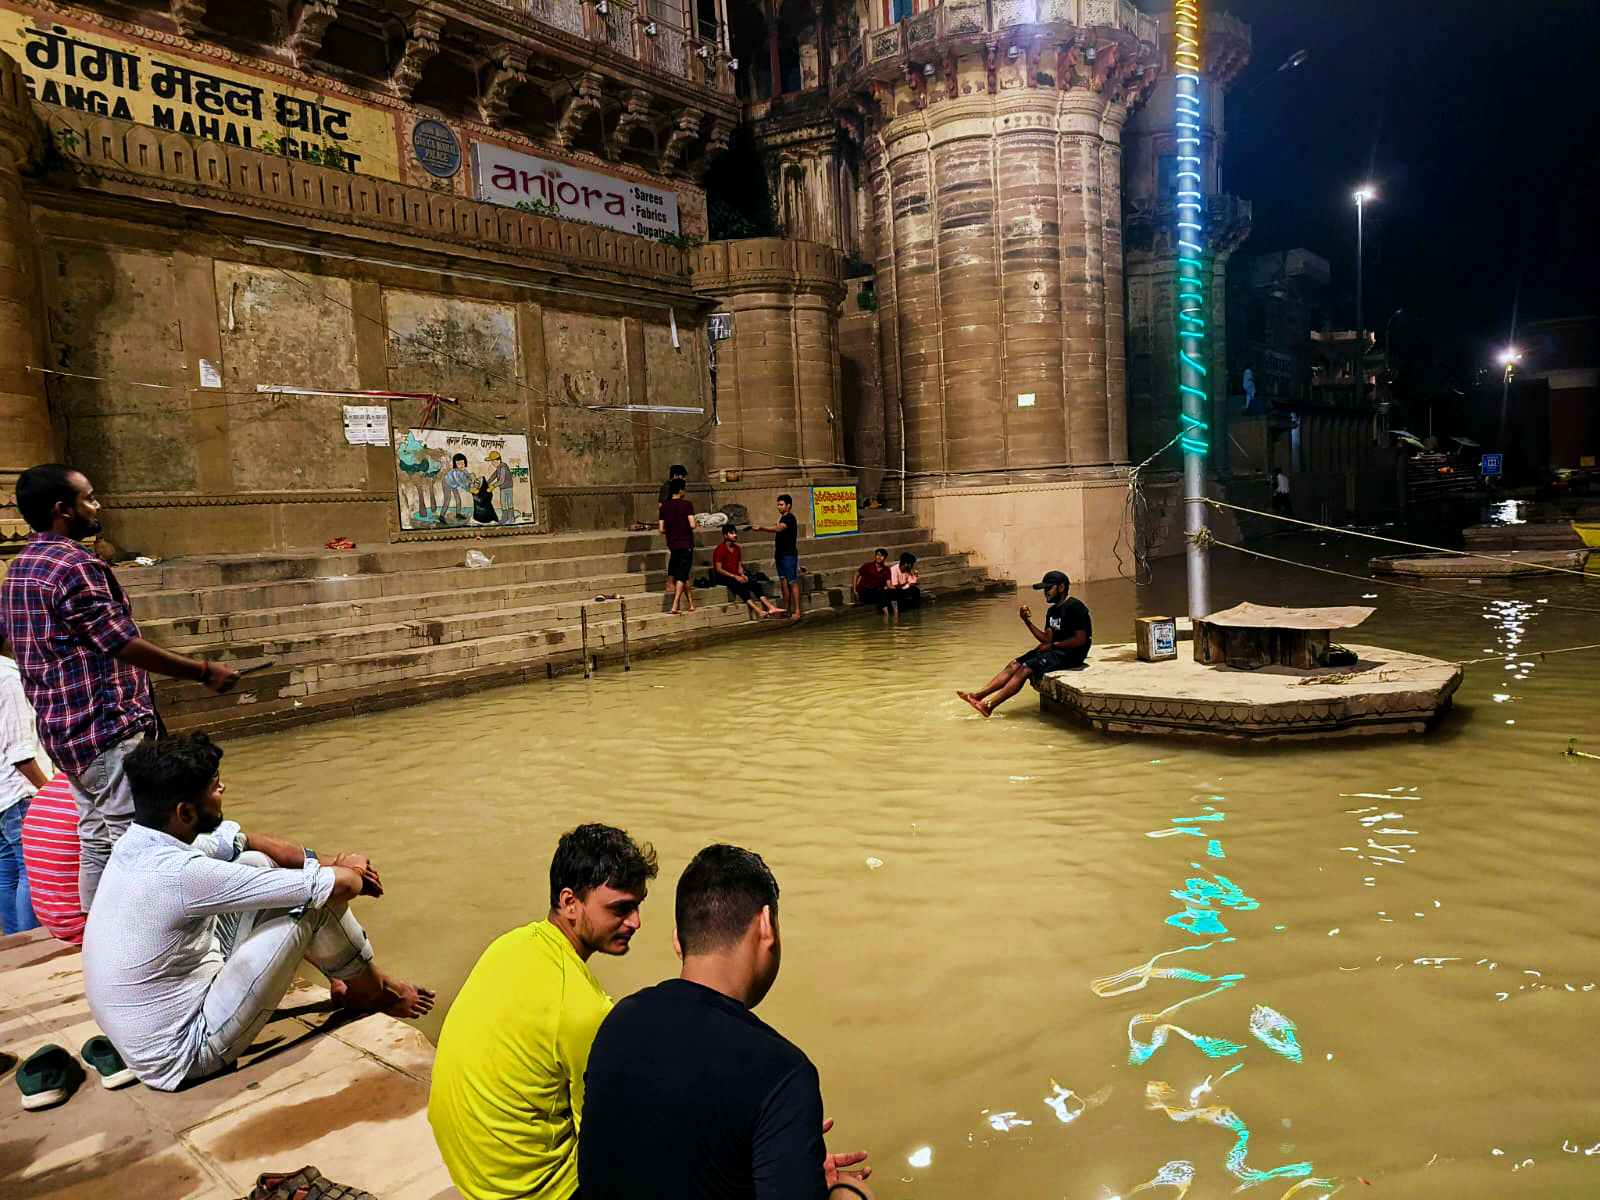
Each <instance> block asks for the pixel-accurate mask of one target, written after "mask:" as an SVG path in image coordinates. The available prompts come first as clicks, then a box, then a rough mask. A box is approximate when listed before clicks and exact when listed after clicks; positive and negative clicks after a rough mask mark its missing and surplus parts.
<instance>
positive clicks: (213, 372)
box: [200, 358, 222, 388]
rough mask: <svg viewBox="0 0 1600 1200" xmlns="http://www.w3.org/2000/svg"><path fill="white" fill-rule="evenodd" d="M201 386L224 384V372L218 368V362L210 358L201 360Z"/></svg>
mask: <svg viewBox="0 0 1600 1200" xmlns="http://www.w3.org/2000/svg"><path fill="white" fill-rule="evenodd" d="M200 386H201V387H203V388H219V387H221V386H222V372H221V371H219V370H217V364H216V363H214V362H212V361H211V360H210V359H209V358H202V359H201V360H200Z"/></svg>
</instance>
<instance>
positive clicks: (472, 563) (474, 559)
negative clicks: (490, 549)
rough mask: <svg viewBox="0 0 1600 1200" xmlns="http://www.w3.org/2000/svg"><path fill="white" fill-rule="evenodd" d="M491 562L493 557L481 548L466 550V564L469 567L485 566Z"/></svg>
mask: <svg viewBox="0 0 1600 1200" xmlns="http://www.w3.org/2000/svg"><path fill="white" fill-rule="evenodd" d="M493 562H494V559H492V558H490V557H489V556H488V555H487V554H485V553H484V552H483V551H482V550H468V551H467V566H469V567H487V566H490V565H491V564H492V563H493Z"/></svg>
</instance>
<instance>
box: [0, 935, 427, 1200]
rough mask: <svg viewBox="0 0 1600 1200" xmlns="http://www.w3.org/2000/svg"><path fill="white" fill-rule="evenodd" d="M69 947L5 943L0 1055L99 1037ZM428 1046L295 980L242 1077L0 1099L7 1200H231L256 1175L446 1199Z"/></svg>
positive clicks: (0, 1169)
mask: <svg viewBox="0 0 1600 1200" xmlns="http://www.w3.org/2000/svg"><path fill="white" fill-rule="evenodd" d="M81 961H82V958H81V955H80V954H79V952H78V950H77V948H76V947H72V946H67V945H64V944H63V943H61V942H57V941H55V940H54V939H53V938H51V937H49V936H48V935H47V934H45V933H44V932H43V931H42V930H39V931H35V932H33V933H23V934H16V935H14V936H12V937H8V938H4V939H0V1014H3V1015H0V1048H3V1049H5V1050H6V1051H8V1052H9V1053H11V1054H14V1055H16V1056H17V1058H18V1060H19V1061H20V1060H22V1059H24V1058H26V1057H27V1056H28V1055H29V1054H32V1053H33V1052H34V1051H35V1050H37V1049H39V1047H41V1046H43V1045H46V1044H47V1043H50V1042H54V1043H55V1044H56V1045H58V1046H61V1047H63V1048H64V1049H66V1050H67V1051H68V1052H70V1053H72V1054H74V1055H75V1054H76V1053H77V1052H78V1048H79V1047H80V1046H82V1045H83V1043H84V1042H85V1041H87V1040H88V1039H89V1038H90V1037H92V1036H93V1035H94V1034H96V1033H98V1032H99V1030H98V1029H97V1028H96V1027H95V1025H94V1022H93V1020H92V1019H91V1018H90V1016H89V1008H88V1004H87V1002H86V1001H85V1000H84V996H83V976H82V971H81V969H80V964H81ZM432 1071H433V1047H432V1046H431V1045H429V1044H428V1041H427V1039H426V1038H424V1037H423V1036H422V1034H420V1033H418V1032H417V1031H416V1029H414V1028H413V1027H411V1026H410V1025H409V1024H407V1023H405V1022H402V1021H395V1020H391V1019H390V1018H388V1017H381V1016H373V1017H365V1018H362V1019H360V1020H350V1019H348V1018H346V1017H344V1016H343V1015H342V1014H335V1013H334V1012H333V1010H332V1008H331V1006H330V1004H329V1002H328V994H327V992H326V991H324V990H323V989H322V988H320V987H312V986H311V985H309V984H305V983H298V984H296V986H295V988H294V989H292V990H291V991H290V992H289V994H288V996H286V997H285V999H284V1007H283V1008H280V1009H279V1010H278V1013H277V1015H276V1016H275V1017H274V1018H273V1020H272V1021H271V1023H269V1024H268V1025H267V1027H266V1028H265V1029H264V1030H263V1031H262V1033H261V1036H260V1037H259V1038H258V1039H257V1040H256V1042H255V1044H254V1045H253V1046H251V1048H250V1050H249V1051H248V1052H247V1053H246V1054H245V1056H244V1057H243V1058H242V1059H240V1064H239V1067H238V1069H237V1070H235V1071H232V1072H230V1073H228V1074H225V1075H221V1076H219V1077H217V1078H216V1079H212V1080H209V1081H207V1082H205V1083H203V1084H200V1085H199V1086H197V1087H193V1088H189V1089H187V1090H185V1091H180V1092H157V1091H152V1090H150V1089H149V1088H146V1087H144V1086H143V1085H142V1084H137V1083H135V1084H132V1085H130V1086H128V1087H125V1088H120V1089H118V1090H117V1091H114V1092H108V1091H106V1090H105V1089H104V1088H102V1087H101V1086H100V1084H99V1082H98V1079H97V1078H91V1079H86V1080H84V1081H83V1082H82V1083H81V1084H79V1086H78V1089H77V1091H76V1092H75V1093H74V1094H73V1095H72V1097H71V1099H69V1100H68V1101H67V1102H66V1103H64V1104H61V1105H58V1106H57V1107H55V1108H52V1109H48V1110H45V1111H41V1112H24V1111H23V1110H22V1108H21V1107H20V1105H19V1104H18V1103H17V1092H16V1088H15V1085H14V1084H13V1083H12V1082H11V1079H10V1075H7V1076H6V1078H5V1080H4V1085H3V1090H0V1099H3V1100H4V1103H3V1104H0V1180H4V1187H3V1189H0V1190H3V1192H4V1195H5V1197H6V1200H33V1198H35V1197H45V1196H49V1197H54V1198H57V1200H64V1198H68V1197H70V1198H72V1200H103V1198H105V1197H118V1198H120V1200H143V1198H144V1197H150V1198H152V1200H154V1198H155V1197H160V1198H161V1200H234V1198H235V1197H239V1196H244V1195H246V1194H248V1193H249V1191H250V1189H251V1188H252V1187H253V1186H254V1185H255V1180H256V1176H257V1175H259V1174H261V1173H262V1172H265V1171H295V1170H298V1169H299V1168H301V1167H303V1166H305V1165H306V1164H307V1163H310V1164H313V1165H315V1166H316V1167H317V1169H318V1170H320V1171H321V1172H322V1173H323V1175H325V1176H326V1177H328V1178H329V1179H332V1180H335V1181H337V1182H339V1183H345V1184H350V1185H352V1186H355V1187H359V1188H363V1189H365V1190H367V1191H370V1192H372V1193H373V1194H374V1195H378V1196H382V1197H384V1200H456V1197H457V1193H456V1191H455V1189H454V1188H453V1187H452V1186H451V1185H450V1177H449V1175H448V1174H447V1173H446V1171H445V1169H444V1164H443V1163H442V1162H440V1160H439V1155H438V1151H437V1150H436V1149H435V1147H434V1144H433V1133H432V1131H431V1130H430V1129H429V1127H428V1117H427V1107H428V1081H429V1078H430V1077H431V1074H432Z"/></svg>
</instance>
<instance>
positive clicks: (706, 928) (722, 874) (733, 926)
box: [674, 844, 778, 955]
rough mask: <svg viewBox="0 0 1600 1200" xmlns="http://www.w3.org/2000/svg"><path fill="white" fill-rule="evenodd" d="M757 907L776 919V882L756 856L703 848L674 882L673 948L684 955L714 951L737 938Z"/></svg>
mask: <svg viewBox="0 0 1600 1200" xmlns="http://www.w3.org/2000/svg"><path fill="white" fill-rule="evenodd" d="M763 907H766V908H770V909H771V910H772V919H773V920H774V921H776V920H777V919H778V881H777V880H776V879H774V878H773V876H772V871H771V869H770V868H769V867H768V866H767V864H766V863H764V862H762V861H761V856H760V855H759V854H757V853H755V852H754V851H752V850H741V849H740V848H739V847H738V846H726V845H722V844H718V845H715V846H707V847H706V848H705V849H704V850H702V851H700V853H699V854H696V855H695V856H694V859H693V860H692V861H691V862H690V863H689V865H688V866H687V867H685V868H684V869H683V874H682V875H681V876H679V877H678V898H677V904H676V906H675V909H674V916H675V918H676V920H677V923H678V945H679V946H680V947H681V948H682V949H683V952H684V954H685V955H689V954H708V953H710V952H711V951H713V950H720V949H721V948H723V947H724V946H727V945H729V944H730V943H733V942H736V941H738V940H739V939H740V938H741V937H743V936H744V931H745V930H747V929H749V928H750V922H751V921H753V920H755V919H756V917H757V915H759V914H760V912H761V910H762V908H763Z"/></svg>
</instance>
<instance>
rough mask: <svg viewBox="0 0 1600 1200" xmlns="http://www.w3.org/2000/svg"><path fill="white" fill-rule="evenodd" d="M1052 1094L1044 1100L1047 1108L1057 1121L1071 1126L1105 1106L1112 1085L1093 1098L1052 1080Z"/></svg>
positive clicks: (1102, 1089) (1108, 1085)
mask: <svg viewBox="0 0 1600 1200" xmlns="http://www.w3.org/2000/svg"><path fill="white" fill-rule="evenodd" d="M1050 1093H1051V1094H1050V1095H1048V1096H1046V1097H1045V1098H1044V1103H1045V1107H1046V1108H1048V1109H1049V1110H1050V1111H1051V1112H1053V1113H1055V1115H1056V1120H1058V1121H1060V1122H1061V1123H1062V1124H1063V1125H1070V1124H1072V1123H1073V1122H1074V1121H1076V1120H1077V1119H1078V1118H1079V1117H1081V1116H1083V1114H1084V1113H1086V1112H1088V1111H1089V1110H1090V1109H1091V1108H1095V1107H1096V1106H1098V1105H1101V1104H1104V1103H1105V1102H1106V1100H1107V1099H1109V1098H1110V1096H1111V1085H1110V1084H1107V1085H1106V1086H1105V1087H1103V1088H1101V1089H1100V1090H1099V1091H1098V1092H1095V1093H1094V1094H1093V1095H1092V1096H1080V1095H1078V1093H1077V1092H1074V1091H1073V1090H1072V1089H1071V1088H1064V1087H1062V1086H1061V1085H1060V1084H1059V1083H1057V1082H1056V1081H1055V1080H1054V1079H1052V1080H1051V1081H1050Z"/></svg>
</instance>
